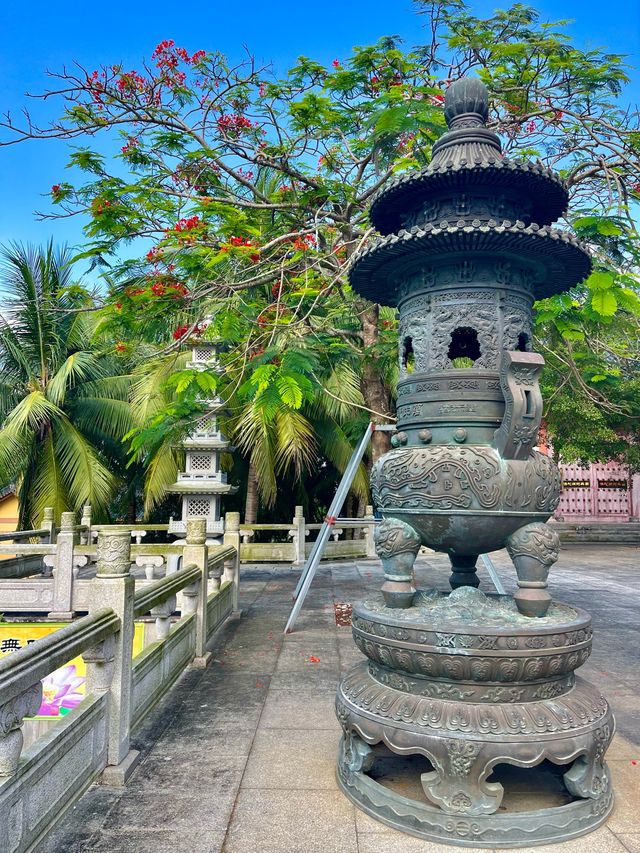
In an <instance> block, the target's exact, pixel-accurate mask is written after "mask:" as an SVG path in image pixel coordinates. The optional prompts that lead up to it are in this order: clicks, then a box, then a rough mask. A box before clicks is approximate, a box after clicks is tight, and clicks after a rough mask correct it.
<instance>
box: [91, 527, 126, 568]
mask: <svg viewBox="0 0 640 853" xmlns="http://www.w3.org/2000/svg"><path fill="white" fill-rule="evenodd" d="M96 554H97V560H96V572H97V574H99V575H128V574H129V572H130V570H131V534H130V533H129V531H128V530H118V531H107V530H100V531H99V532H98V547H97V549H96Z"/></svg>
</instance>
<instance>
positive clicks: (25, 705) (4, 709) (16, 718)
mask: <svg viewBox="0 0 640 853" xmlns="http://www.w3.org/2000/svg"><path fill="white" fill-rule="evenodd" d="M41 702H42V684H41V682H38V683H37V684H33V685H32V686H31V687H29V688H28V689H27V690H25V691H24V692H23V693H20V694H19V695H18V696H15V697H14V698H13V699H10V700H9V701H8V702H5V703H4V704H3V705H0V736H1V737H6V736H7V735H8V734H9V732H11V731H13V730H14V729H17V728H20V726H22V721H23V720H24V718H25V717H33V716H34V715H35V714H37V713H38V709H39V708H40V704H41Z"/></svg>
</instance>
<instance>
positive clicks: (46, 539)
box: [40, 506, 56, 545]
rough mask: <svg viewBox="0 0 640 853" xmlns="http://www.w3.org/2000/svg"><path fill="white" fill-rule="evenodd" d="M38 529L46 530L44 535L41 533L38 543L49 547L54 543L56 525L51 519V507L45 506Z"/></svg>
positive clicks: (52, 518)
mask: <svg viewBox="0 0 640 853" xmlns="http://www.w3.org/2000/svg"><path fill="white" fill-rule="evenodd" d="M40 528H41V529H42V530H46V531H47V532H46V533H43V534H42V536H41V537H40V542H41V543H42V544H43V545H51V544H53V542H55V539H56V525H55V521H54V517H53V507H51V506H46V507H45V508H44V511H43V513H42V521H41V522H40Z"/></svg>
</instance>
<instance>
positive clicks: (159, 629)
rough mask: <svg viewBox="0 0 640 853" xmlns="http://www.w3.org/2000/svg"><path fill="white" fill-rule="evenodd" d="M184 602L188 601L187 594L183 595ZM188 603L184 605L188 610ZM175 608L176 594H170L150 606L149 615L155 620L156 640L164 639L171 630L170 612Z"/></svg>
mask: <svg viewBox="0 0 640 853" xmlns="http://www.w3.org/2000/svg"><path fill="white" fill-rule="evenodd" d="M185 602H189V596H187V595H185ZM188 607H189V604H187V606H186V607H185V611H187V612H188ZM175 609H176V596H175V595H172V596H171V598H168V599H167V600H166V601H163V602H162V604H158V605H157V606H156V607H152V608H151V615H152V616H154V617H155V620H156V640H166V639H167V637H168V636H169V633H170V631H171V614H172V613H173V612H174V611H175Z"/></svg>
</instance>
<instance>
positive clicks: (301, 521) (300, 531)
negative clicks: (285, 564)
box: [289, 506, 307, 566]
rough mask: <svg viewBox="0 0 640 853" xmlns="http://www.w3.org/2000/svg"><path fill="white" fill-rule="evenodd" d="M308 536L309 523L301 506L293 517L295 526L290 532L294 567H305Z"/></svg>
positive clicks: (293, 525)
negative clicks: (305, 548) (305, 547)
mask: <svg viewBox="0 0 640 853" xmlns="http://www.w3.org/2000/svg"><path fill="white" fill-rule="evenodd" d="M306 534H307V523H306V520H305V517H304V511H303V509H302V507H301V506H297V507H296V509H295V514H294V516H293V524H292V526H291V530H290V531H289V536H291V538H292V539H293V565H294V566H303V565H304V564H305V562H306V557H305V550H304V546H305V542H306Z"/></svg>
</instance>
